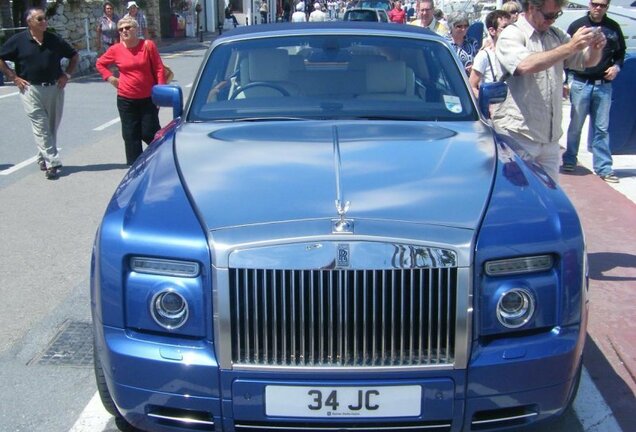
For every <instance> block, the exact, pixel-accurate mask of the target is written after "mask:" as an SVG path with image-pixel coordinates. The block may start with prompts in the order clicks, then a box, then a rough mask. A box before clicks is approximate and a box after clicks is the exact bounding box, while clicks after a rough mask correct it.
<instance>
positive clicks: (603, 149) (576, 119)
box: [563, 79, 612, 175]
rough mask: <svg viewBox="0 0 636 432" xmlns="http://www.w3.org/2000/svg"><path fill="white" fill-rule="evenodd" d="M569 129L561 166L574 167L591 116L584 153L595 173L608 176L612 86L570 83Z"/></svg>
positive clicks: (610, 164) (609, 166) (610, 167)
mask: <svg viewBox="0 0 636 432" xmlns="http://www.w3.org/2000/svg"><path fill="white" fill-rule="evenodd" d="M570 103H571V104H572V108H571V111H570V126H569V127H568V137H567V149H566V151H565V153H563V164H572V165H576V156H577V154H578V152H579V142H580V140H581V129H583V123H584V122H585V118H586V117H587V116H588V115H589V116H590V127H589V131H588V136H587V149H588V150H589V151H590V152H591V153H592V156H593V158H592V164H593V167H594V172H595V173H596V174H598V175H607V174H609V173H611V172H612V152H611V151H610V146H609V131H608V129H609V114H610V106H611V103H612V84H611V83H602V84H598V85H595V84H594V83H585V82H581V81H577V80H572V79H571V80H570Z"/></svg>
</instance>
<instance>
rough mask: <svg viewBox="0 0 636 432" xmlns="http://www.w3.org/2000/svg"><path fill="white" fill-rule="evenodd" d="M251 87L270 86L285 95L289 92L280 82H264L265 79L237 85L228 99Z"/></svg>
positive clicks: (232, 98)
mask: <svg viewBox="0 0 636 432" xmlns="http://www.w3.org/2000/svg"><path fill="white" fill-rule="evenodd" d="M253 87H266V88H271V89H273V90H276V91H277V92H279V93H280V94H281V95H283V96H285V97H287V96H289V92H288V91H287V90H285V88H284V87H283V86H282V85H280V84H276V83H272V82H266V81H254V82H251V83H247V84H245V85H244V86H238V87H237V88H236V90H234V93H232V96H230V100H234V99H236V97H237V96H238V95H240V94H241V93H244V92H245V90H247V89H251V88H253Z"/></svg>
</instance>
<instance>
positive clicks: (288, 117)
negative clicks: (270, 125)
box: [216, 116, 307, 122]
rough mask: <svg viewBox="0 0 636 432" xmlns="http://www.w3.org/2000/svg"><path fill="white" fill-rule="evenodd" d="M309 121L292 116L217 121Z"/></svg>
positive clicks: (237, 118)
mask: <svg viewBox="0 0 636 432" xmlns="http://www.w3.org/2000/svg"><path fill="white" fill-rule="evenodd" d="M299 120H307V119H306V118H303V117H291V116H272V117H236V118H225V119H217V120H216V121H222V122H262V121H299Z"/></svg>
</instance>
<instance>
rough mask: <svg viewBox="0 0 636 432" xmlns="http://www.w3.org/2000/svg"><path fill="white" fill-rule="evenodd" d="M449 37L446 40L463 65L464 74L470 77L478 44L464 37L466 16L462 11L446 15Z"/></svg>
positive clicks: (466, 23) (466, 25) (466, 24)
mask: <svg viewBox="0 0 636 432" xmlns="http://www.w3.org/2000/svg"><path fill="white" fill-rule="evenodd" d="M448 26H449V28H450V35H449V36H448V40H449V42H450V44H451V46H452V47H453V48H454V49H455V52H456V53H457V56H458V57H459V60H460V61H461V62H462V65H464V69H465V70H466V74H467V75H469V76H470V71H471V69H472V67H473V60H474V58H475V54H477V52H478V51H479V42H477V41H476V40H475V39H473V38H469V37H467V36H466V33H467V32H468V15H467V14H466V12H463V11H455V12H452V13H451V14H450V15H448Z"/></svg>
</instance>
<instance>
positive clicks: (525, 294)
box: [497, 288, 535, 328]
mask: <svg viewBox="0 0 636 432" xmlns="http://www.w3.org/2000/svg"><path fill="white" fill-rule="evenodd" d="M534 307H535V305H534V297H532V294H530V292H529V291H528V290H525V289H521V288H514V289H511V290H508V291H506V292H505V293H503V294H502V296H501V297H500V298H499V302H498V303H497V319H499V322H500V323H501V324H503V325H504V326H506V327H508V328H518V327H521V326H523V325H524V324H526V323H527V322H528V321H530V318H532V315H533V314H534Z"/></svg>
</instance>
